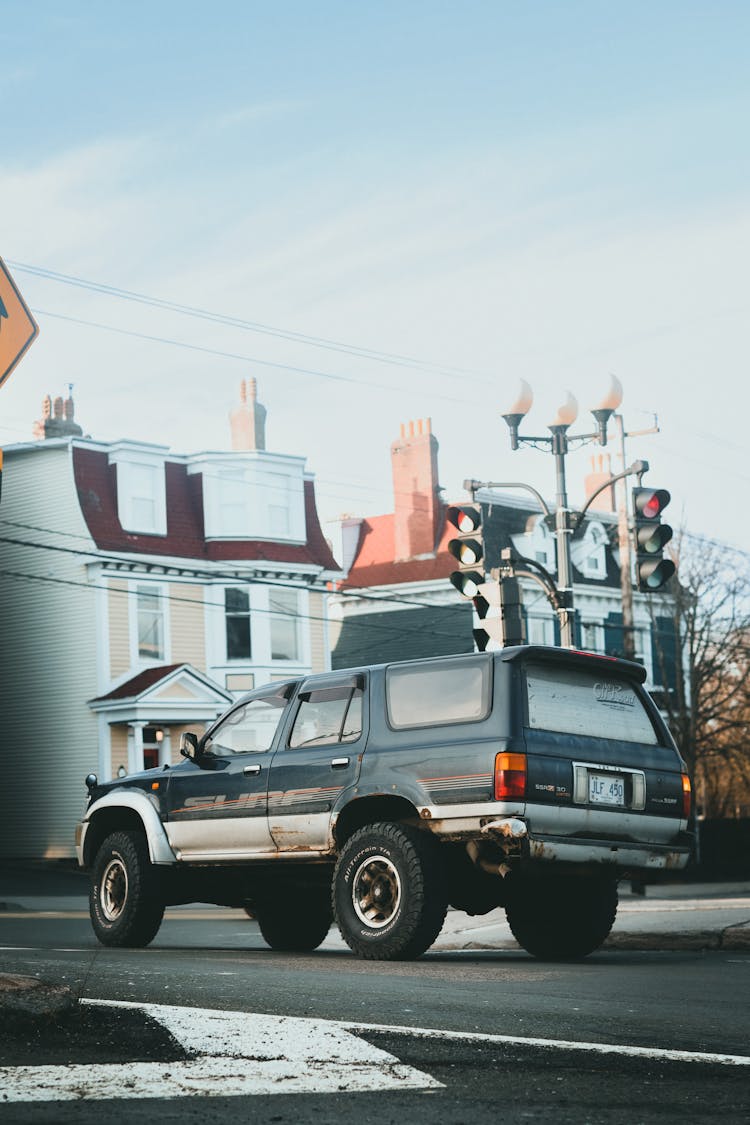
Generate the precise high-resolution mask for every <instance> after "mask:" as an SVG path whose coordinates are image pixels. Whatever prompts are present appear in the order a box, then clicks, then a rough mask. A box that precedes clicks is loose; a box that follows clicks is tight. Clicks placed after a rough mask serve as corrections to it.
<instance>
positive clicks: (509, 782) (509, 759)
mask: <svg viewBox="0 0 750 1125" xmlns="http://www.w3.org/2000/svg"><path fill="white" fill-rule="evenodd" d="M525 797H526V755H525V754H509V753H507V752H506V751H504V752H503V753H502V754H497V755H496V756H495V800H496V801H519V800H520V801H523V800H524V798H525Z"/></svg>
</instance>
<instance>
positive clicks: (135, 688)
mask: <svg viewBox="0 0 750 1125" xmlns="http://www.w3.org/2000/svg"><path fill="white" fill-rule="evenodd" d="M184 667H185V665H184V664H162V665H160V666H159V667H158V668H146V669H145V670H144V671H143V672H138V674H137V675H136V676H133V677H132V678H131V679H129V680H126V681H125V683H124V684H120V685H119V687H116V688H113V689H112V691H108V692H107V694H106V695H100V696H99V697H98V698H97V699H92V700H91V702H92V703H101V702H103V701H104V700H105V699H134V698H135V697H136V696H138V695H140V694H141V692H144V691H146V689H147V688H150V687H153V686H154V684H158V682H159V680H164V679H166V677H167V676H169V675H171V673H172V672H174V671H175V670H176V669H177V668H184Z"/></svg>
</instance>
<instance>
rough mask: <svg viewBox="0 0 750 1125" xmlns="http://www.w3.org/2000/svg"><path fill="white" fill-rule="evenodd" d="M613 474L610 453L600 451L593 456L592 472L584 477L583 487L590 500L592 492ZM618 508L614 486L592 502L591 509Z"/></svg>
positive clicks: (610, 509) (599, 510)
mask: <svg viewBox="0 0 750 1125" xmlns="http://www.w3.org/2000/svg"><path fill="white" fill-rule="evenodd" d="M611 476H612V463H611V460H610V456H609V454H608V453H600V454H599V455H598V456H596V455H595V456H594V457H592V458H591V472H590V473H589V474H588V476H586V477H584V480H583V487H584V491H585V493H586V499H587V500H588V498H589V496H591V494H592V492H596V490H597V488H599V487H600V485H602V484H604V482H605V481H607V480H609V478H610V477H611ZM616 509H617V503H616V501H615V490H614V488H605V489H604V490H603V491H602V492H600V493H599V495H598V496H597V498H596V500H594V502H593V503H592V505H591V507H590V508H589V511H590V512H591V511H597V512H614V511H616Z"/></svg>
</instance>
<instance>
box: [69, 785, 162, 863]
mask: <svg viewBox="0 0 750 1125" xmlns="http://www.w3.org/2000/svg"><path fill="white" fill-rule="evenodd" d="M84 828H85V833H84V836H83V840H82V847H81V861H82V866H83V867H90V866H91V864H92V863H93V861H94V857H95V856H96V853H97V851H98V850H99V848H100V846H101V845H102V843H103V842H104V840H106V838H107V836H109V835H110V833H112V832H117V831H119V830H120V829H123V830H125V831H128V830H135V831H142V832H143V833H144V835H145V837H146V842H147V844H148V854H149V859H150V860H151V862H152V863H155V864H174V863H176V857H175V854H174V852H173V851H172V849H171V847H170V846H169V840H168V839H167V834H166V832H165V831H164V827H163V825H162V822H161V820H160V818H159V814H158V812H157V811H156V809H155V808H154V806H153V805H152V803H151V801H150V800H149V799H148V797H147V796H146V794H145V793H141V792H140V791H138V790H114V791H113V792H111V793H107V794H105V796H104V797H100V798H99V800H98V801H95V802H94V804H93V805H92V806H91V808H90V809H89V810H88V812H87V813H86V819H85V821H84Z"/></svg>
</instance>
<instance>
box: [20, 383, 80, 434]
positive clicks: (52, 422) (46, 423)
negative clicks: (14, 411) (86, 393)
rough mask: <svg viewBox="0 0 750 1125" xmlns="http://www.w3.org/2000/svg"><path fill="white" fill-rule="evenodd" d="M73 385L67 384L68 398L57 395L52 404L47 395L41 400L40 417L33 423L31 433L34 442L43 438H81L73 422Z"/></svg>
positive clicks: (78, 429) (74, 421) (78, 427)
mask: <svg viewBox="0 0 750 1125" xmlns="http://www.w3.org/2000/svg"><path fill="white" fill-rule="evenodd" d="M75 413H76V411H75V403H74V402H73V384H72V383H68V397H67V398H66V399H63V397H62V395H58V396H57V397H56V398H55V400H54V402H53V401H52V399H51V398H50V396H49V395H45V396H44V398H43V399H42V416H41V418H39V419H37V421H36V422H34V425H33V427H32V433H33V436H34V439H35V440H36V441H43V440H44V439H45V438H58V437H81V435H82V434H83V430H82V429H81V427H80V426H79V425H78V423H77V422H76V420H75Z"/></svg>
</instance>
